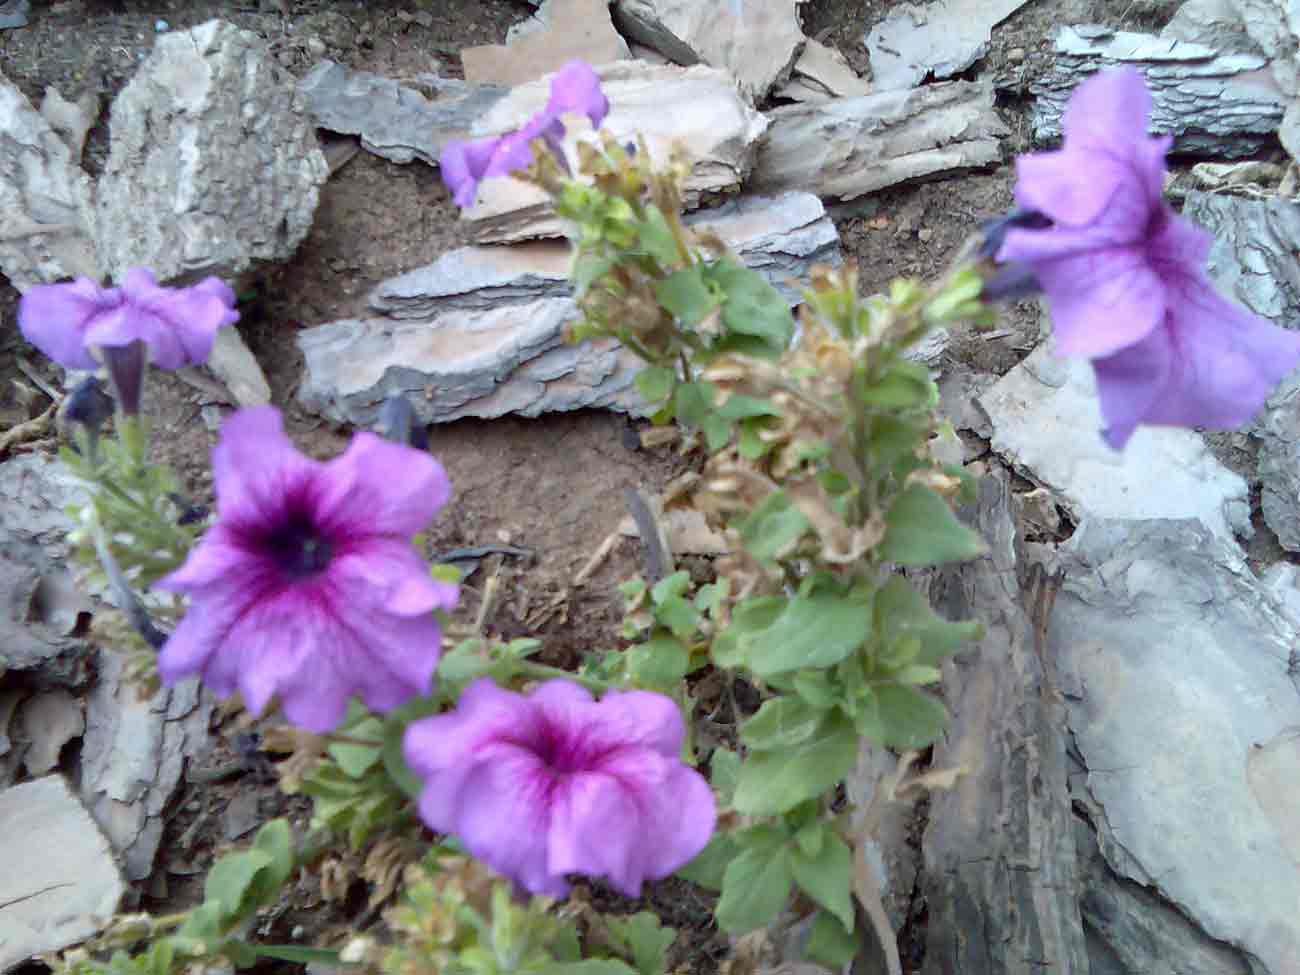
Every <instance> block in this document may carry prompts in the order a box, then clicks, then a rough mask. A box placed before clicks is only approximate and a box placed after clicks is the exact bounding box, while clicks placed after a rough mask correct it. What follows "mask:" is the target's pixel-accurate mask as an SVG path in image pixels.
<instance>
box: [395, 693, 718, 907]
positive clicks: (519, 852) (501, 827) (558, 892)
mask: <svg viewBox="0 0 1300 975" xmlns="http://www.w3.org/2000/svg"><path fill="white" fill-rule="evenodd" d="M684 736H685V727H684V725H683V722H682V717H681V713H680V712H679V711H678V709H677V705H676V704H674V703H673V701H672V700H671V699H669V698H667V697H665V696H663V695H661V694H653V693H650V692H648V691H613V692H610V693H608V694H606V695H605V696H604V697H603V698H601V700H600V701H593V700H592V697H591V695H590V694H589V693H588V692H587V691H586V690H584V689H583V688H582V687H580V686H578V685H577V684H574V683H572V682H570V681H566V680H552V681H548V682H546V683H545V684H542V685H540V686H539V687H537V688H536V689H534V690H533V691H532V692H531V693H529V694H527V695H524V694H516V693H513V692H511V691H506V690H502V689H501V688H499V687H497V686H496V685H495V684H494V683H492V681H491V680H489V679H488V678H481V679H479V680H476V681H475V682H474V683H472V684H470V685H469V687H467V688H466V689H465V691H464V693H462V694H461V696H460V700H459V702H458V703H457V705H456V709H455V710H454V711H451V712H448V713H447V714H442V715H437V716H435V717H432V718H423V719H421V720H418V721H414V722H412V723H411V725H410V726H409V727H408V728H407V730H406V738H405V742H404V745H405V754H406V762H407V764H408V765H409V766H410V767H411V769H412V771H414V772H415V773H416V775H418V776H419V777H420V778H421V779H423V780H424V789H423V791H422V792H421V793H420V799H419V812H420V818H421V819H423V820H424V822H425V823H426V824H427V825H428V826H429V828H430V829H433V830H436V831H438V832H445V833H452V834H454V835H456V836H457V837H459V838H460V840H461V841H462V842H463V843H464V845H465V847H466V849H468V850H469V852H470V853H472V854H473V855H474V856H476V857H478V858H479V859H480V860H482V861H484V862H485V863H487V864H488V865H489V866H490V867H492V868H493V869H495V870H496V871H498V872H499V873H501V874H504V875H505V876H507V877H509V878H511V879H512V880H514V881H515V883H517V884H518V885H519V886H521V887H523V888H524V889H526V890H529V891H531V892H533V893H540V894H548V895H550V896H553V897H563V896H564V895H565V894H566V893H568V890H569V885H568V884H567V883H566V882H565V880H564V875H565V874H569V873H578V874H585V875H587V876H592V877H608V878H609V881H610V883H612V884H613V885H614V886H615V887H616V888H618V889H619V890H620V891H622V892H623V893H625V894H627V895H628V896H630V897H636V896H638V895H639V894H640V892H641V885H642V883H643V882H644V881H646V880H647V879H651V880H653V879H658V878H660V877H666V876H667V875H668V874H670V873H672V872H673V871H674V870H676V869H677V868H678V867H681V866H683V865H684V864H686V863H689V862H690V861H691V859H693V858H694V857H695V855H696V854H698V853H699V852H700V851H701V850H702V849H704V846H705V844H707V843H708V841H709V837H710V835H711V834H712V833H713V826H714V822H715V820H716V816H717V812H716V807H715V803H714V799H713V791H712V789H710V788H709V784H708V783H707V782H706V781H705V780H704V777H703V776H702V775H700V774H699V773H698V772H696V771H695V770H694V769H691V768H689V767H687V766H686V765H684V764H682V761H681V758H680V754H681V748H682V741H683V738H684Z"/></svg>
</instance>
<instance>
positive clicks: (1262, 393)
mask: <svg viewBox="0 0 1300 975" xmlns="http://www.w3.org/2000/svg"><path fill="white" fill-rule="evenodd" d="M1173 293H1174V296H1175V297H1174V300H1173V301H1171V303H1170V308H1171V311H1170V313H1169V316H1168V319H1167V321H1166V323H1165V325H1164V327H1162V328H1160V329H1158V330H1157V331H1156V332H1154V333H1153V334H1152V335H1151V336H1150V337H1149V338H1148V339H1146V340H1145V341H1143V342H1141V343H1139V344H1137V345H1135V346H1134V347H1132V348H1128V349H1124V350H1122V351H1121V352H1119V353H1117V354H1116V355H1114V356H1111V357H1108V358H1105V359H1099V360H1098V361H1096V362H1094V363H1093V366H1094V369H1095V370H1096V374H1097V389H1098V394H1099V395H1100V397H1101V404H1102V414H1103V416H1104V417H1105V418H1106V422H1107V424H1108V429H1107V439H1108V441H1109V442H1111V444H1112V446H1116V447H1121V446H1123V444H1124V442H1125V441H1126V440H1127V439H1128V437H1129V435H1130V434H1131V433H1132V431H1133V428H1134V426H1136V424H1137V423H1139V422H1140V423H1148V424H1167V425H1174V426H1185V427H1194V426H1195V427H1209V428H1211V429H1219V430H1221V429H1231V428H1233V427H1237V426H1240V425H1241V424H1243V423H1246V422H1247V421H1249V420H1250V418H1251V417H1253V416H1254V415H1255V413H1257V412H1258V411H1259V409H1260V407H1262V406H1263V405H1264V401H1265V400H1266V399H1267V398H1268V395H1269V393H1271V392H1272V391H1273V388H1274V387H1275V386H1276V385H1277V384H1278V383H1279V382H1280V381H1281V380H1282V378H1283V377H1284V376H1286V375H1287V374H1288V373H1289V372H1291V371H1292V370H1293V369H1295V368H1296V366H1297V365H1298V364H1300V333H1297V332H1293V331H1290V330H1288V329H1282V328H1277V327H1276V326H1273V325H1271V324H1269V323H1268V322H1267V321H1265V320H1264V319H1263V318H1260V317H1259V316H1258V315H1254V314H1252V313H1251V312H1249V311H1247V310H1246V309H1245V308H1242V307H1241V306H1240V305H1237V304H1235V303H1234V302H1231V301H1228V300H1227V299H1225V298H1224V297H1223V296H1222V295H1221V294H1219V292H1218V291H1217V290H1215V288H1214V286H1213V285H1212V284H1210V282H1209V281H1208V280H1207V279H1206V278H1205V277H1204V276H1203V275H1201V274H1199V273H1197V274H1192V273H1186V274H1183V275H1181V276H1179V277H1178V278H1177V279H1176V280H1175V287H1174V288H1173ZM1139 389H1142V390H1146V391H1147V393H1148V395H1149V399H1148V402H1146V403H1145V405H1142V404H1141V403H1140V397H1139V393H1138V392H1137V390H1139ZM1139 406H1140V407H1141V408H1140V409H1139Z"/></svg>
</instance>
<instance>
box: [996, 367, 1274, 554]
mask: <svg viewBox="0 0 1300 975" xmlns="http://www.w3.org/2000/svg"><path fill="white" fill-rule="evenodd" d="M979 404H980V406H981V407H982V408H983V410H984V412H985V413H986V414H987V415H988V418H989V420H990V421H991V423H992V424H993V449H994V450H995V451H997V452H998V453H999V454H1001V455H1002V456H1003V457H1005V458H1006V459H1007V460H1008V461H1009V462H1010V463H1011V464H1012V465H1013V466H1014V467H1015V468H1016V470H1017V471H1019V472H1020V473H1022V474H1023V475H1025V476H1026V477H1028V478H1030V479H1031V480H1033V481H1035V482H1036V483H1038V484H1040V485H1042V486H1043V487H1046V488H1048V489H1050V490H1051V491H1052V492H1053V493H1055V494H1056V495H1057V496H1058V497H1059V499H1060V501H1061V503H1062V504H1063V505H1064V506H1065V507H1066V508H1067V509H1068V510H1069V512H1070V513H1071V515H1072V516H1073V518H1074V519H1075V521H1076V522H1077V521H1078V520H1080V519H1082V518H1084V517H1090V516H1096V517H1104V518H1117V519H1144V518H1189V517H1190V518H1199V519H1200V520H1201V521H1202V522H1203V523H1204V524H1205V525H1206V526H1207V527H1209V528H1210V529H1211V530H1212V531H1213V532H1215V533H1216V534H1218V535H1220V536H1221V537H1224V538H1228V539H1231V538H1232V537H1233V535H1234V533H1236V534H1244V535H1247V536H1249V534H1250V533H1251V530H1252V529H1251V526H1250V503H1249V498H1250V491H1249V486H1248V485H1247V484H1246V481H1245V480H1244V479H1243V478H1242V477H1241V476H1240V475H1238V474H1235V473H1234V472H1232V471H1230V470H1228V468H1227V467H1225V466H1224V465H1223V464H1222V463H1221V462H1220V461H1219V460H1218V459H1217V458H1216V457H1215V456H1214V455H1213V454H1212V453H1211V452H1210V450H1209V448H1208V447H1207V446H1206V443H1205V439H1204V438H1203V437H1202V436H1201V435H1200V434H1199V433H1196V432H1195V431H1193V430H1184V429H1178V428H1175V427H1140V428H1139V429H1138V430H1137V431H1136V432H1135V433H1134V434H1133V438H1132V439H1131V440H1130V441H1129V443H1128V445H1127V446H1126V448H1125V449H1124V450H1123V451H1121V452H1118V453H1117V452H1116V451H1114V450H1112V449H1111V448H1110V447H1108V446H1107V445H1106V443H1105V441H1103V440H1102V439H1101V433H1100V431H1101V429H1102V427H1103V426H1104V424H1103V421H1102V419H1101V411H1100V409H1099V407H1098V405H1097V393H1096V381H1095V380H1094V378H1093V375H1092V369H1091V367H1090V366H1089V365H1088V363H1087V361H1086V360H1083V359H1061V358H1057V357H1056V356H1054V355H1053V354H1052V352H1051V350H1050V348H1049V347H1048V345H1047V344H1043V345H1040V346H1039V347H1038V348H1037V349H1035V350H1034V351H1033V353H1031V354H1030V355H1029V357H1028V358H1027V359H1025V361H1024V362H1022V363H1020V364H1019V365H1017V366H1016V367H1015V368H1013V369H1012V370H1011V371H1010V372H1008V373H1007V374H1006V375H1005V376H1004V377H1002V379H1000V380H999V381H998V382H997V383H996V384H995V385H994V386H993V387H992V388H991V389H989V390H988V391H987V392H985V393H984V394H983V395H982V396H980V397H979Z"/></svg>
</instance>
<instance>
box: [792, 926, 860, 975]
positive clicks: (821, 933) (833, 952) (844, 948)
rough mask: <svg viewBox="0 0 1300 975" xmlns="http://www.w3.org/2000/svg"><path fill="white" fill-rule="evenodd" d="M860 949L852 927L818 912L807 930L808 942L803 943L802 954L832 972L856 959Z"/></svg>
mask: <svg viewBox="0 0 1300 975" xmlns="http://www.w3.org/2000/svg"><path fill="white" fill-rule="evenodd" d="M861 947H862V945H861V944H860V942H859V939H858V937H857V936H856V935H855V934H854V933H853V928H852V926H849V927H848V928H845V926H844V925H843V924H841V923H840V922H839V920H838V919H837V918H836V917H835V915H833V914H830V913H828V912H826V911H818V912H817V916H816V917H814V918H813V923H812V927H811V928H809V930H808V940H807V942H805V943H804V949H803V950H804V954H805V955H807V956H808V958H809V959H810V960H812V961H816V962H820V963H821V964H823V965H826V966H828V967H829V968H830V969H831V970H832V971H839V970H840V969H842V968H844V966H845V965H847V964H848V963H849V962H851V961H853V959H854V958H856V957H857V954H858V950H859V949H860V948H861Z"/></svg>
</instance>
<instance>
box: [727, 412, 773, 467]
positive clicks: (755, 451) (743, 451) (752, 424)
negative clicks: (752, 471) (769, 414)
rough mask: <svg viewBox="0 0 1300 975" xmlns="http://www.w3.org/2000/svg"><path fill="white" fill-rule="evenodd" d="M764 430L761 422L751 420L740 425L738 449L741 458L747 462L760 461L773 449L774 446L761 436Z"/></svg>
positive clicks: (737, 441) (737, 440)
mask: <svg viewBox="0 0 1300 975" xmlns="http://www.w3.org/2000/svg"><path fill="white" fill-rule="evenodd" d="M762 430H763V423H762V422H761V421H760V420H751V421H749V422H747V423H742V424H741V425H740V436H739V437H737V438H736V447H737V449H738V450H739V451H740V456H741V457H744V458H745V459H746V460H758V458H760V457H762V456H763V455H764V454H765V453H767V452H768V451H769V450H771V449H772V445H771V444H770V443H768V442H767V441H766V440H764V439H763V438H762V437H761V436H760V435H759V434H760V433H761V432H762Z"/></svg>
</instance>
